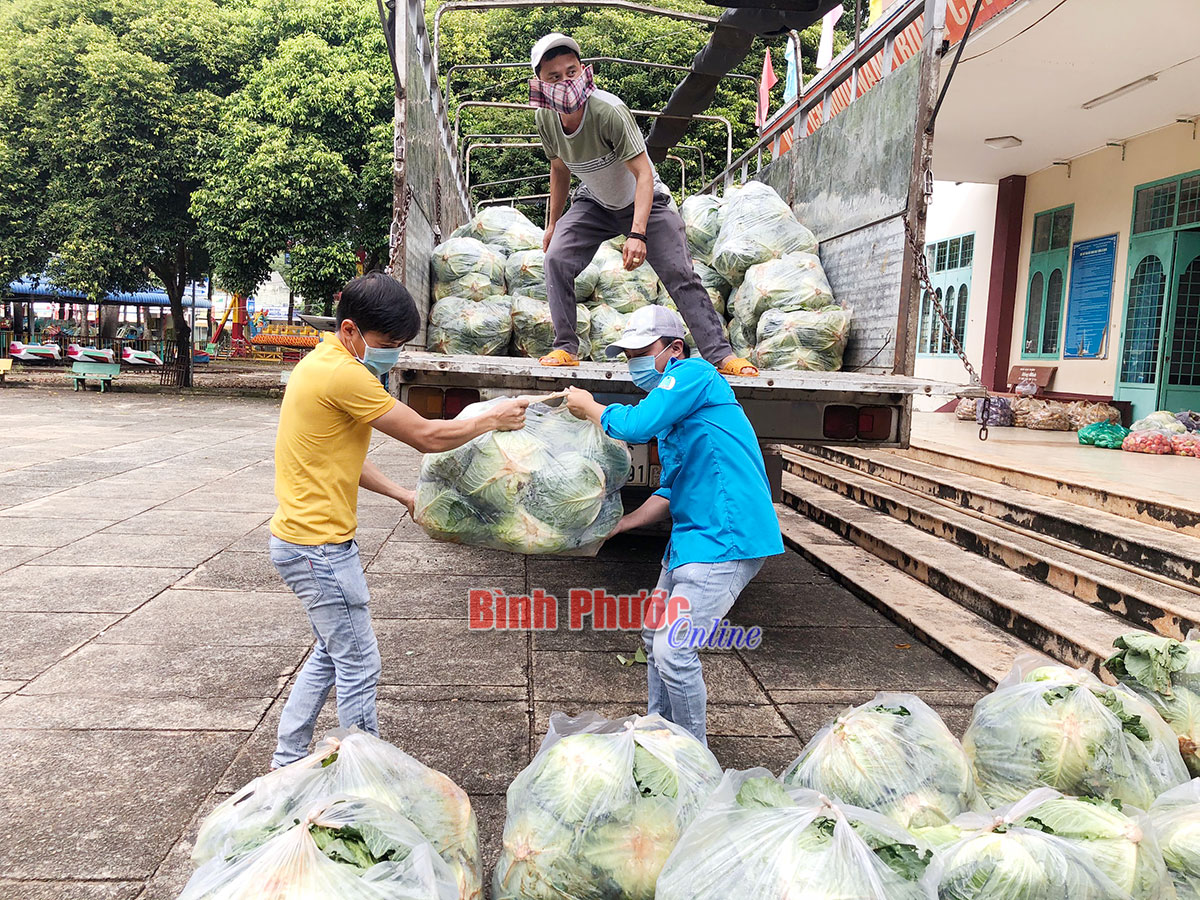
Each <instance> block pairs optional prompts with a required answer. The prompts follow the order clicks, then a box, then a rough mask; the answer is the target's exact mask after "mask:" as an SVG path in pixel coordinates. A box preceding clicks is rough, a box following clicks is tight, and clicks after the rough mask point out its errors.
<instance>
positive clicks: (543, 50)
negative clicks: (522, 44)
mask: <svg viewBox="0 0 1200 900" xmlns="http://www.w3.org/2000/svg"><path fill="white" fill-rule="evenodd" d="M555 47H566V48H568V49H570V50H574V51H575V55H576V56H578V57H581V58H582V56H583V54H582V53H581V52H580V50H579V45H578V44H577V43H575V39H574V38H569V37H567V36H566V35H565V34H559V33H558V32H557V31H553V32H551V33H550V34H548V35H546V36H545V37H544V38H542V39H541V40H539V41H538V42H537V43H536V44H534V45H533V52H532V53H530V54H529V64H530V65H531V66H533V74H534V75H536V74H537V70H538V66H539V65H540V64H541V62H542V57H543V56H545V55H546V54H547V53H549V52H550V51H551V50H553V49H554V48H555Z"/></svg>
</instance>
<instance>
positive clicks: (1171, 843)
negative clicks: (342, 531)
mask: <svg viewBox="0 0 1200 900" xmlns="http://www.w3.org/2000/svg"><path fill="white" fill-rule="evenodd" d="M1150 822H1151V823H1152V824H1153V826H1154V829H1155V831H1156V832H1157V835H1158V845H1159V847H1160V848H1161V849H1162V853H1163V858H1164V860H1165V861H1166V864H1167V871H1168V872H1170V873H1171V879H1172V880H1173V881H1174V882H1175V891H1176V894H1177V896H1178V898H1179V900H1200V778H1197V779H1193V780H1192V781H1189V782H1188V783H1187V784H1183V785H1180V786H1179V787H1177V788H1172V789H1171V790H1169V791H1167V792H1166V793H1165V794H1162V795H1161V796H1160V797H1159V798H1158V799H1157V800H1155V801H1154V805H1153V806H1151V807H1150Z"/></svg>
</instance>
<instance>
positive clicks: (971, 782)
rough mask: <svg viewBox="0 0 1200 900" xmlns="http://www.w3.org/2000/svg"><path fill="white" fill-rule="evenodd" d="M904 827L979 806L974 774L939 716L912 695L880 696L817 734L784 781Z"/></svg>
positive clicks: (931, 824)
mask: <svg viewBox="0 0 1200 900" xmlns="http://www.w3.org/2000/svg"><path fill="white" fill-rule="evenodd" d="M781 780H782V781H783V783H784V784H786V785H795V786H796V787H805V788H811V789H812V790H815V791H820V792H821V793H822V794H826V795H828V796H830V797H834V798H835V799H837V800H839V801H841V802H844V803H850V804H852V805H854V806H861V807H863V808H864V809H870V810H874V811H875V812H877V813H880V814H881V815H884V816H887V817H888V818H889V819H892V820H893V821H895V822H897V823H898V824H900V825H901V826H903V827H904V828H907V829H910V830H912V829H921V828H936V827H938V826H941V825H946V824H948V823H949V822H950V821H951V820H952V819H954V818H955V817H957V816H959V815H961V814H962V813H964V812H968V811H969V810H972V809H976V808H979V807H980V802H979V798H978V795H977V794H976V790H975V770H974V768H973V767H972V765H971V761H970V760H969V759H967V755H966V753H964V752H963V748H962V745H961V744H959V742H958V741H957V740H956V739H955V737H954V735H953V734H951V733H950V729H948V728H947V727H946V726H945V724H944V723H943V722H942V720H941V718H940V717H939V716H938V714H937V713H935V712H934V711H933V710H932V709H930V708H929V707H928V706H926V705H925V703H923V702H922V701H921V700H920V699H919V698H917V697H914V696H913V695H912V694H877V695H876V696H875V699H874V700H872V701H870V702H869V703H864V704H863V705H862V706H858V707H855V708H854V709H848V710H846V711H845V712H844V713H842V714H841V715H840V716H838V717H837V719H836V720H835V721H834V722H832V723H831V724H829V725H826V726H825V727H824V728H822V729H821V730H820V731H818V732H817V733H816V734H815V735H814V736H813V738H812V740H810V741H809V742H808V745H807V746H806V747H805V748H804V750H803V751H802V752H801V754H800V756H799V757H798V758H797V759H796V761H795V762H793V763H792V764H791V765H790V766H789V767H788V768H787V770H786V771H785V772H784V773H783V775H782V776H781Z"/></svg>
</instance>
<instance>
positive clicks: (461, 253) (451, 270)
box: [432, 237, 504, 287]
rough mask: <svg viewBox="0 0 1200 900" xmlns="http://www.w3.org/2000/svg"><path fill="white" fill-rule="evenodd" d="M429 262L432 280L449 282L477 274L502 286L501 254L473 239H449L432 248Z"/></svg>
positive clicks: (502, 265) (502, 266)
mask: <svg viewBox="0 0 1200 900" xmlns="http://www.w3.org/2000/svg"><path fill="white" fill-rule="evenodd" d="M432 264H433V279H434V281H438V282H442V283H449V282H452V281H454V280H456V279H458V278H462V277H463V276H464V275H473V274H477V273H478V274H481V275H484V276H486V278H487V279H488V281H490V282H493V283H494V284H498V285H500V286H501V287H503V286H504V256H503V255H501V254H500V253H497V252H496V251H495V250H494V249H493V248H491V247H488V246H487V245H486V244H484V243H483V242H482V241H478V240H476V239H475V238H469V237H457V238H450V240H448V241H443V242H442V243H440V244H438V245H437V246H436V247H434V248H433V256H432Z"/></svg>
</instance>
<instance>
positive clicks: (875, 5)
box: [867, 0, 883, 25]
mask: <svg viewBox="0 0 1200 900" xmlns="http://www.w3.org/2000/svg"><path fill="white" fill-rule="evenodd" d="M882 14H883V0H871V11H870V12H869V13H868V14H867V24H868V25H870V24H871V23H872V22H874V21H875V20H876V19H878V18H879V17H880V15H882Z"/></svg>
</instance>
